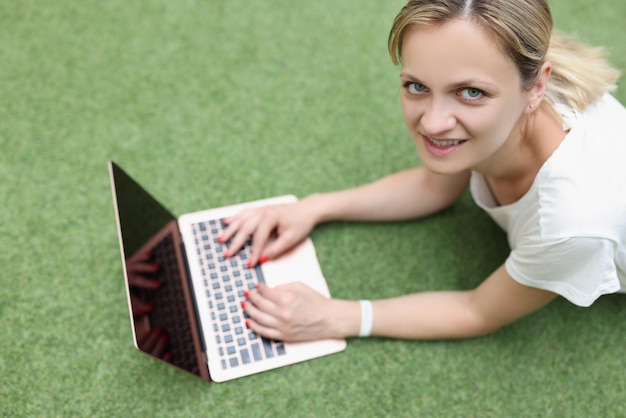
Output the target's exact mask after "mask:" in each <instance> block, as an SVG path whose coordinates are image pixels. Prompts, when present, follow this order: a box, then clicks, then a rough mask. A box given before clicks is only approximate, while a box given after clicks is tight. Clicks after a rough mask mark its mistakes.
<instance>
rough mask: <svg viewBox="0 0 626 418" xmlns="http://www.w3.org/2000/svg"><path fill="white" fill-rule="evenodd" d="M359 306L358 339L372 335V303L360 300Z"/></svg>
mask: <svg viewBox="0 0 626 418" xmlns="http://www.w3.org/2000/svg"><path fill="white" fill-rule="evenodd" d="M359 304H360V305H361V329H360V330H359V337H369V336H370V334H371V333H372V324H373V323H374V310H373V309H372V302H370V301H369V300H360V301H359Z"/></svg>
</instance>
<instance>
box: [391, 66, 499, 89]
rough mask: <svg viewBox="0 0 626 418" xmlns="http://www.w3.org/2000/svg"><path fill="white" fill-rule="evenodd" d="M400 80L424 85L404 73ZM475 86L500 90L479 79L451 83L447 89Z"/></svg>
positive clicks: (417, 79)
mask: <svg viewBox="0 0 626 418" xmlns="http://www.w3.org/2000/svg"><path fill="white" fill-rule="evenodd" d="M400 78H404V79H407V80H410V81H414V82H416V83H419V84H424V83H422V81H421V80H420V79H419V78H417V77H414V76H412V75H411V74H408V73H406V72H404V71H403V72H401V73H400ZM424 85H426V84H424ZM476 85H478V86H481V87H482V86H484V87H486V88H488V89H493V90H497V91H499V90H500V89H499V88H498V86H497V85H496V84H493V83H490V82H488V81H485V80H481V79H479V78H468V79H466V80H462V81H459V82H456V83H453V84H452V85H450V86H449V87H450V88H460V87H467V86H476Z"/></svg>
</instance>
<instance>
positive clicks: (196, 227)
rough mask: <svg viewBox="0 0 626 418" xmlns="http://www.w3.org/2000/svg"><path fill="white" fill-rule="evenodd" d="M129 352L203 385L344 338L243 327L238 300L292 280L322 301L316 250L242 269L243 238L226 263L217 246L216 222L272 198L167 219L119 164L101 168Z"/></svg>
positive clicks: (333, 345)
mask: <svg viewBox="0 0 626 418" xmlns="http://www.w3.org/2000/svg"><path fill="white" fill-rule="evenodd" d="M109 174H110V178H111V187H112V191H113V203H114V207H115V214H116V220H117V228H118V236H119V242H120V250H121V254H122V266H123V271H124V277H125V283H126V291H127V298H128V306H129V311H130V322H131V325H132V331H133V340H134V343H135V347H136V348H137V349H138V350H139V351H141V352H143V353H145V354H148V355H150V356H152V357H155V358H157V359H159V360H162V361H165V362H167V363H168V364H171V365H173V366H175V367H178V368H180V369H182V370H184V371H186V372H189V373H191V374H193V375H195V376H198V377H200V378H202V379H204V380H206V381H215V382H224V381H228V380H231V379H235V378H239V377H243V376H248V375H251V374H255V373H259V372H263V371H267V370H271V369H275V368H278V367H282V366H287V365H291V364H294V363H298V362H302V361H305V360H310V359H314V358H317V357H321V356H325V355H329V354H333V353H337V352H340V351H342V350H344V349H345V348H346V341H345V340H344V339H331V340H320V341H314V342H298V343H291V342H283V341H276V340H270V339H266V338H264V337H262V336H260V335H257V334H255V333H254V332H253V331H251V330H250V329H249V328H247V327H246V325H245V321H246V318H247V315H246V314H245V313H244V312H243V309H242V308H241V302H242V301H244V300H245V293H246V292H249V291H252V290H253V289H254V288H255V286H256V285H257V284H258V283H260V282H265V283H266V284H267V285H269V286H271V287H273V286H278V285H281V284H285V283H289V282H292V281H296V280H297V281H301V282H303V283H305V284H306V285H308V286H309V287H311V288H313V289H315V290H316V291H318V292H320V293H321V294H323V295H325V296H327V297H330V292H329V290H328V286H327V284H326V280H325V279H324V276H323V274H322V271H321V268H320V265H319V262H318V261H317V256H316V253H315V248H314V246H313V243H312V241H311V240H310V239H306V240H305V241H304V242H302V243H301V244H299V245H298V246H297V247H295V248H294V249H292V250H290V251H289V252H288V253H286V254H284V255H283V256H281V257H280V258H278V259H276V260H270V261H268V262H266V263H263V264H262V265H257V266H255V267H252V268H248V259H249V257H250V253H251V251H250V247H251V241H248V243H246V245H245V246H244V248H243V249H242V250H241V251H240V252H239V253H238V254H237V255H235V256H233V257H224V256H223V251H224V250H225V249H226V248H227V246H228V243H225V244H221V243H220V242H219V241H218V240H217V236H219V234H220V232H221V231H222V230H223V228H224V227H225V225H224V223H223V219H224V218H226V217H229V216H232V215H234V214H235V213H237V212H238V211H240V210H242V209H244V208H248V207H255V206H257V207H258V206H261V205H273V204H282V203H288V202H293V201H296V198H295V196H291V195H290V196H281V197H275V198H270V199H265V200H259V201H254V202H249V203H243V204H238V205H233V206H227V207H220V208H215V209H209V210H203V211H199V212H193V213H188V214H184V215H182V216H180V217H178V218H176V217H175V216H174V215H172V213H170V212H169V211H168V210H167V209H166V208H165V207H164V206H163V205H162V204H160V203H159V202H158V201H157V200H156V199H155V198H154V197H152V196H151V195H150V194H149V193H148V192H147V191H146V190H144V188H142V187H141V186H140V185H139V184H138V183H137V182H136V181H134V180H133V179H132V178H131V177H130V176H129V175H128V174H127V173H126V172H125V171H124V170H123V169H122V168H121V167H120V166H119V165H117V164H116V163H115V162H113V161H110V162H109Z"/></svg>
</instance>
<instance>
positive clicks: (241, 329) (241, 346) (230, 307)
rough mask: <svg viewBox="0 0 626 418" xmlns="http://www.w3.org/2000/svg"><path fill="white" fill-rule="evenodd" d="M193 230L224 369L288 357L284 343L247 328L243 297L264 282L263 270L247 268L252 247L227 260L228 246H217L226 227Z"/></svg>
mask: <svg viewBox="0 0 626 418" xmlns="http://www.w3.org/2000/svg"><path fill="white" fill-rule="evenodd" d="M192 227H193V234H194V238H195V242H196V245H197V249H196V251H197V254H198V260H199V263H200V271H201V273H202V277H203V283H204V293H205V295H206V301H205V303H207V304H208V307H209V312H210V315H211V320H212V321H213V323H212V324H211V326H212V327H213V331H214V333H215V344H217V346H218V351H219V354H220V357H221V365H222V368H223V369H229V368H233V367H238V366H242V365H245V364H249V363H252V362H257V361H262V360H264V359H269V358H272V357H275V356H282V355H284V354H286V351H285V345H284V343H283V342H282V341H276V340H269V339H267V338H263V337H261V336H258V335H257V334H255V333H254V332H253V331H252V330H250V329H248V328H247V327H246V324H245V321H246V318H247V317H248V316H247V314H245V312H243V309H242V308H241V302H242V301H243V300H245V296H244V293H245V292H246V291H249V290H252V289H254V288H255V287H256V285H257V284H258V283H262V282H264V281H265V280H264V278H263V272H262V271H261V267H260V266H258V265H257V266H256V267H254V268H247V264H248V260H249V259H250V254H251V245H250V244H251V243H250V242H248V243H247V244H246V245H245V246H244V247H243V248H242V249H241V250H240V251H239V253H237V254H236V255H235V256H232V257H229V258H226V257H225V256H224V250H225V249H226V248H227V247H228V243H225V244H221V243H219V242H218V236H219V235H220V234H221V232H222V231H223V230H224V227H225V225H224V223H223V222H222V221H221V220H210V221H206V222H199V223H197V224H194V225H192ZM198 303H201V302H200V301H198Z"/></svg>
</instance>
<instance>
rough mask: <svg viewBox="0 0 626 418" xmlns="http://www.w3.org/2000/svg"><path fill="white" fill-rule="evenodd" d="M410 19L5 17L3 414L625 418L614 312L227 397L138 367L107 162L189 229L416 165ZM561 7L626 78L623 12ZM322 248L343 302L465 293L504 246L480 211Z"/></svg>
mask: <svg viewBox="0 0 626 418" xmlns="http://www.w3.org/2000/svg"><path fill="white" fill-rule="evenodd" d="M403 3H404V1H401V0H393V1H376V2H374V1H370V2H362V1H357V0H347V1H329V0H318V1H311V2H293V1H286V0H266V1H249V0H247V1H243V0H228V1H217V0H205V1H200V0H179V1H175V2H174V1H165V0H154V1H137V2H126V1H120V0H113V1H106V2H101V1H93V0H85V1H80V2H79V1H70V0H57V1H54V2H36V1H33V0H21V1H19V2H18V1H13V2H9V1H5V2H2V3H0V93H1V94H0V146H1V148H0V149H1V151H2V158H1V160H0V177H1V178H2V184H1V185H0V196H1V197H2V204H3V205H2V210H1V211H0V225H1V228H2V240H1V241H0V319H1V324H0V416H7V417H14V416H28V417H32V416H164V417H172V416H184V417H186V416H278V417H282V416H311V417H319V416H331V417H333V416H341V417H349V416H355V417H361V416H407V417H415V416H436V417H439V416H479V417H483V416H494V417H505V416H506V417H512V416H528V417H537V416H555V417H570V416H584V417H589V416H594V417H600V416H602V417H608V416H626V402H625V401H624V399H625V396H626V374H625V371H624V370H625V367H624V359H625V357H624V349H625V347H626V333H624V329H625V328H624V324H625V317H626V316H625V310H624V309H625V307H626V306H625V302H626V300H625V299H624V297H620V296H610V297H605V298H603V299H602V300H600V301H599V302H598V303H596V304H595V305H593V307H591V308H589V309H579V308H576V307H574V306H572V305H570V304H569V303H567V302H566V301H564V300H557V301H556V302H554V303H552V304H551V305H550V306H548V307H547V308H546V309H544V310H542V311H540V312H538V313H536V314H533V315H532V316H530V317H528V318H526V319H524V320H521V321H519V322H518V323H516V324H514V325H512V326H510V327H508V328H506V329H504V330H502V331H500V332H498V333H496V334H494V335H491V336H488V337H485V338H481V339H476V340H469V341H461V342H428V343H423V342H403V341H392V340H384V339H368V340H357V339H353V340H350V341H349V343H348V348H347V350H346V351H345V352H343V353H341V354H338V355H334V356H330V357H326V358H322V359H318V360H314V361H310V362H306V363H303V364H299V365H295V366H291V367H287V368H283V369H280V370H275V371H271V372H267V373H262V374H259V375H255V376H251V377H247V378H244V379H240V380H238V381H235V382H229V383H223V384H207V383H205V382H203V381H201V380H199V379H195V378H193V377H191V376H189V375H187V374H185V373H182V372H179V371H177V370H175V369H173V368H170V367H167V366H165V365H163V364H161V363H159V362H156V361H153V360H151V359H149V358H147V357H145V356H142V355H140V354H139V353H137V352H136V351H135V350H134V348H133V346H132V342H131V334H130V329H129V323H128V313H127V307H126V296H125V293H124V286H123V279H122V268H121V265H120V260H119V251H118V246H117V236H116V232H115V220H114V215H113V207H112V203H111V193H110V187H109V180H108V173H107V169H106V162H107V160H108V159H110V158H112V159H115V160H116V161H118V162H119V163H120V164H122V166H123V167H125V168H126V169H127V170H128V171H129V173H130V174H131V175H133V176H134V177H136V178H137V179H138V180H139V181H140V182H141V183H143V184H144V185H146V186H147V188H148V189H149V190H150V191H151V192H153V194H155V195H156V197H157V198H159V199H160V200H162V201H163V202H164V203H166V205H167V206H168V207H169V208H170V209H171V210H172V211H174V212H175V213H183V212H189V211H194V210H199V209H205V208H208V207H212V206H218V205H224V204H229V203H234V202H240V201H247V200H253V199H257V198H261V197H268V196H274V195H279V194H284V193H294V194H297V195H299V196H304V195H306V194H308V193H311V192H314V191H323V190H333V189H337V188H343V187H349V186H352V185H355V184H359V183H363V182H365V181H369V180H373V179H375V178H377V177H380V176H382V175H383V174H387V173H390V172H393V171H396V170H399V169H403V168H406V167H410V166H412V165H415V164H417V163H418V159H417V156H416V155H415V152H414V149H413V146H412V145H411V141H410V139H409V138H408V135H407V134H406V132H405V127H404V125H403V121H402V118H401V113H400V108H399V102H398V84H399V83H398V79H397V74H398V69H397V68H394V67H393V66H392V65H391V63H390V60H389V58H388V56H387V53H386V37H387V34H388V30H389V28H390V25H391V21H392V19H393V17H394V16H395V13H396V12H397V11H398V10H399V8H400V7H401V5H402V4H403ZM552 6H553V10H554V14H555V21H556V25H557V27H558V28H560V29H562V30H565V31H568V32H573V33H575V34H576V35H578V36H579V37H580V38H582V39H585V40H588V41H590V42H594V43H599V44H605V45H607V46H608V47H610V48H611V54H610V58H611V61H612V62H613V63H614V64H615V65H616V66H617V67H618V68H620V69H622V70H624V68H626V33H624V30H623V22H624V19H625V17H626V3H625V2H624V1H622V0H608V1H604V2H589V1H587V0H575V1H573V0H569V1H566V0H559V1H553V2H552ZM620 87H621V89H620V90H619V91H618V92H617V93H616V96H617V97H618V99H620V101H622V103H624V102H626V93H625V91H626V90H625V87H626V86H625V85H624V81H621V84H620ZM313 240H314V242H315V244H316V247H317V250H318V254H319V258H320V262H321V265H322V268H323V270H324V273H325V275H326V277H327V278H328V280H329V286H330V289H331V292H332V293H333V295H335V296H337V297H341V298H362V297H367V298H378V297H386V296H393V295H399V294H403V293H406V292H412V291H418V290H423V289H447V288H470V287H472V286H474V285H476V284H477V283H479V282H480V280H482V278H483V277H485V276H486V275H487V274H488V273H489V272H491V271H492V270H493V269H494V268H495V267H496V266H498V265H499V264H500V263H501V262H502V261H503V259H504V258H505V256H506V254H507V251H508V249H507V244H506V239H505V237H504V235H503V234H502V232H500V231H499V229H498V228H497V227H496V226H495V225H494V224H493V223H492V222H491V221H490V220H489V219H488V218H487V217H486V215H484V214H483V213H481V211H480V210H479V209H477V208H476V207H475V206H474V205H473V204H472V202H471V199H470V198H469V196H468V195H465V196H464V197H463V199H462V200H461V201H460V202H459V203H458V204H457V205H456V206H455V207H453V208H451V209H450V210H448V211H446V212H444V213H442V214H439V215H437V216H434V217H432V218H429V219H426V220H422V221H416V222H407V223H398V224H386V225H367V224H342V223H338V224H331V225H326V226H323V227H321V228H319V229H317V230H316V231H315V232H314V234H313Z"/></svg>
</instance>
